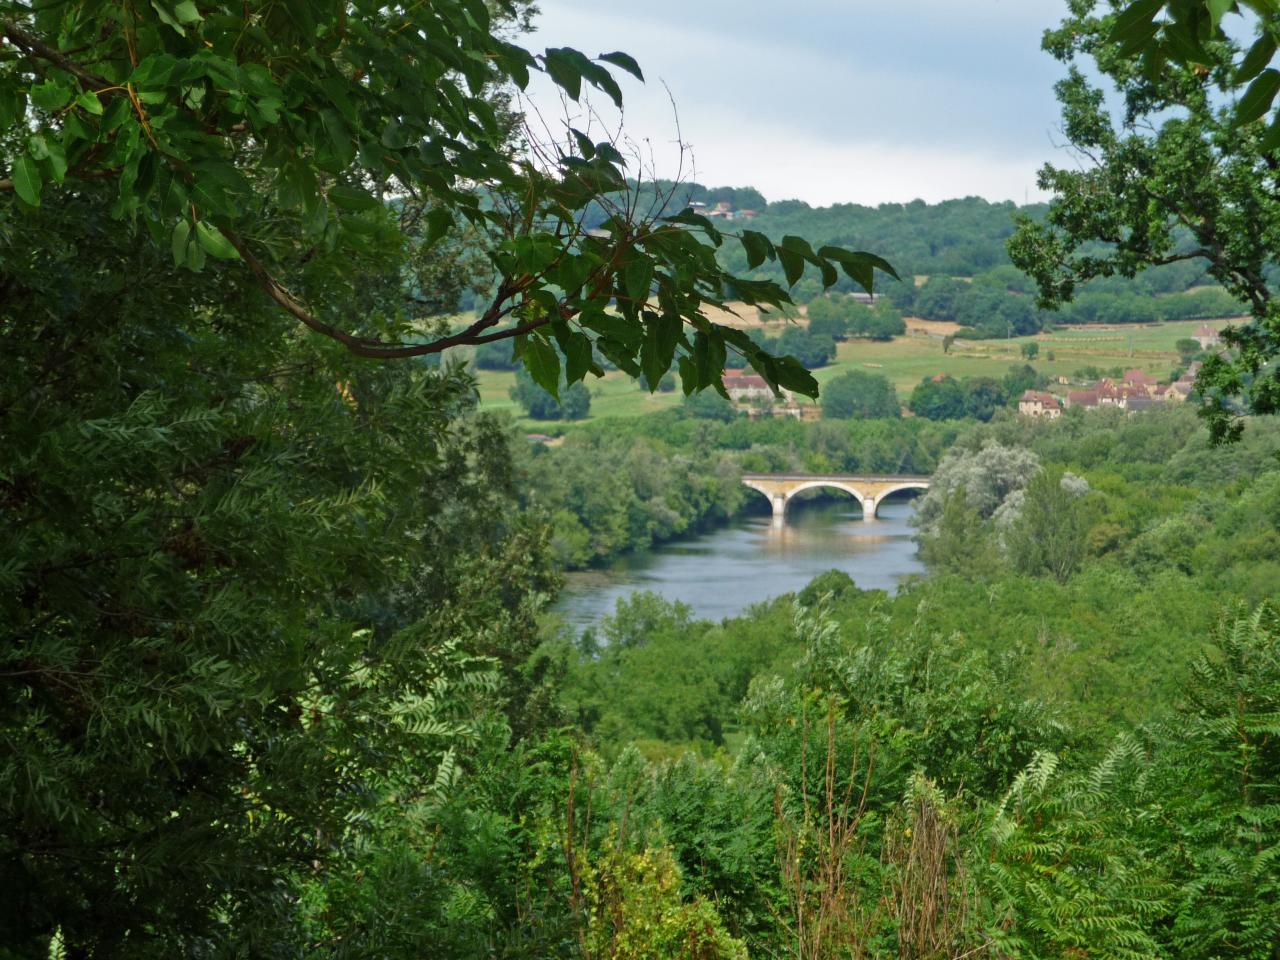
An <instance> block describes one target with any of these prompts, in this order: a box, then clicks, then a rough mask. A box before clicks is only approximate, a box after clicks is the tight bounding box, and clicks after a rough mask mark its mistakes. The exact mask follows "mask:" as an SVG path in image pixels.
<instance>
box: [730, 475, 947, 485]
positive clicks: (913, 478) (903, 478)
mask: <svg viewBox="0 0 1280 960" xmlns="http://www.w3.org/2000/svg"><path fill="white" fill-rule="evenodd" d="M742 479H743V480H783V481H787V480H791V481H795V482H797V483H802V482H807V481H810V480H838V481H840V482H842V483H857V482H859V481H861V482H862V483H920V482H925V483H927V482H928V481H929V480H930V479H931V478H930V477H929V476H927V475H924V474H901V475H898V476H892V477H890V476H875V475H871V474H852V473H839V474H835V473H744V474H743V475H742Z"/></svg>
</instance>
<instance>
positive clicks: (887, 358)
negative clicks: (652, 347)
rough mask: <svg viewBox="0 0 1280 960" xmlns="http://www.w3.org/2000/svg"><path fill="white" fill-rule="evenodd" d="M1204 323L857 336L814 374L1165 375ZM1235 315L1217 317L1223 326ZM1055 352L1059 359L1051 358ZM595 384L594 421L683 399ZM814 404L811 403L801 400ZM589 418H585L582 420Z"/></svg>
mask: <svg viewBox="0 0 1280 960" xmlns="http://www.w3.org/2000/svg"><path fill="white" fill-rule="evenodd" d="M1204 322H1205V321H1202V320H1185V321H1178V322H1175V323H1157V324H1142V325H1134V326H1125V327H1098V326H1088V327H1071V328H1066V329H1061V330H1058V331H1055V332H1053V333H1041V334H1037V335H1035V336H1031V337H1017V338H1014V339H1012V340H957V341H955V343H954V344H953V345H952V347H951V352H950V353H948V354H944V353H943V352H942V341H941V340H940V339H937V338H934V337H927V336H922V335H909V336H905V337H898V338H897V339H895V340H892V341H890V342H887V343H874V342H869V341H865V340H855V341H849V342H846V343H842V344H840V346H839V352H838V354H837V358H836V361H835V362H834V363H832V364H831V365H829V366H826V367H823V368H821V369H819V370H817V371H815V372H814V376H816V377H817V379H818V383H819V384H822V383H826V382H827V381H828V380H830V379H831V378H832V377H835V376H837V375H838V374H840V373H843V372H844V371H846V370H866V371H867V372H869V373H878V374H883V375H884V376H885V377H888V379H889V382H890V383H892V384H893V385H894V388H895V389H896V390H897V391H898V396H899V397H900V398H901V399H902V401H903V402H904V403H905V402H906V400H907V398H908V397H909V396H910V395H911V391H912V389H913V388H914V387H915V385H916V384H918V383H919V382H920V381H921V380H923V379H924V378H925V377H932V376H935V375H937V374H940V373H942V374H948V375H950V376H952V377H957V378H960V377H980V376H986V377H997V378H998V377H1001V376H1003V375H1004V374H1005V373H1006V372H1007V371H1008V369H1009V367H1010V366H1011V365H1012V364H1021V363H1023V362H1025V361H1023V359H1022V355H1021V350H1022V345H1023V344H1025V343H1036V344H1038V345H1039V348H1040V355H1039V356H1038V357H1037V358H1036V359H1035V360H1033V361H1031V363H1032V366H1034V367H1035V368H1036V369H1037V370H1039V371H1041V372H1042V373H1045V374H1048V375H1049V376H1050V377H1054V378H1057V377H1067V378H1074V375H1075V373H1076V372H1077V371H1078V370H1080V369H1081V368H1082V367H1086V366H1095V367H1100V368H1102V369H1104V370H1105V369H1109V368H1111V367H1118V366H1122V367H1125V368H1130V367H1135V368H1138V369H1141V370H1144V371H1146V372H1148V373H1150V374H1152V375H1154V376H1157V377H1160V378H1161V379H1164V378H1166V377H1168V375H1169V372H1170V370H1171V369H1172V367H1173V366H1174V363H1175V362H1176V360H1177V356H1178V354H1177V350H1176V349H1175V347H1174V344H1175V343H1177V341H1178V340H1181V339H1183V338H1185V337H1190V336H1191V335H1192V334H1193V333H1194V332H1195V330H1196V329H1197V328H1198V327H1200V326H1201V324H1203V323H1204ZM1228 323H1229V321H1227V320H1212V321H1209V325H1210V326H1211V327H1214V328H1216V329H1221V328H1223V327H1225V326H1226V325H1227V324H1228ZM1050 352H1052V353H1053V355H1054V359H1053V360H1049V359H1048V354H1049V353H1050ZM478 378H479V381H480V401H481V406H482V407H483V408H484V409H486V410H508V411H510V412H511V413H512V414H513V415H518V414H519V413H520V412H521V411H520V409H519V407H517V405H516V404H515V402H514V401H513V400H512V399H511V397H510V390H511V386H512V384H513V383H514V382H515V376H514V374H511V373H505V372H498V371H492V370H482V371H479V373H478ZM587 386H588V387H589V388H590V389H591V394H592V397H591V419H599V418H603V417H634V416H640V415H642V414H646V413H652V412H654V411H658V410H665V409H668V408H671V407H674V406H677V405H679V403H680V400H681V394H680V393H679V391H676V392H674V393H666V394H662V393H659V394H654V395H652V396H650V395H649V394H648V393H646V392H645V391H643V390H641V389H640V387H639V386H638V385H637V384H636V382H635V381H634V380H632V379H631V378H630V377H628V376H627V375H626V374H623V373H618V372H614V373H609V374H607V375H606V376H604V377H603V378H602V379H596V378H594V377H588V378H587ZM802 402H808V401H802ZM519 419H520V423H521V425H522V426H525V427H528V428H530V429H538V430H546V429H549V428H553V427H557V426H566V427H567V426H572V424H568V423H564V424H561V423H559V422H558V421H549V422H548V421H538V420H529V419H527V418H519ZM580 422H582V421H580Z"/></svg>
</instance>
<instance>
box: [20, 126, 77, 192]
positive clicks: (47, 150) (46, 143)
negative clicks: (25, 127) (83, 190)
mask: <svg viewBox="0 0 1280 960" xmlns="http://www.w3.org/2000/svg"><path fill="white" fill-rule="evenodd" d="M27 150H28V152H29V153H30V154H31V155H32V156H33V157H34V158H35V159H37V160H43V161H44V165H45V169H46V170H47V171H48V173H49V174H50V179H52V180H53V182H54V183H61V182H62V179H63V177H65V176H66V175H67V152H66V150H64V149H63V147H62V141H61V140H46V139H45V138H44V135H43V134H39V133H37V134H34V135H33V136H32V137H31V139H30V140H28V141H27Z"/></svg>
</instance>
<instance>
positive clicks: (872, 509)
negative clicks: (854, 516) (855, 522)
mask: <svg viewBox="0 0 1280 960" xmlns="http://www.w3.org/2000/svg"><path fill="white" fill-rule="evenodd" d="M875 518H876V498H875V497H863V498H862V522H863V523H870V522H871V521H872V520H874V519H875Z"/></svg>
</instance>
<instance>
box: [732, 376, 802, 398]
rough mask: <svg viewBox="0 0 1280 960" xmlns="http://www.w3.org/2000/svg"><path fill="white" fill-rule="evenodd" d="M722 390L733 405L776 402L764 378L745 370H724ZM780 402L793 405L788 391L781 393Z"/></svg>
mask: <svg viewBox="0 0 1280 960" xmlns="http://www.w3.org/2000/svg"><path fill="white" fill-rule="evenodd" d="M724 389H725V392H726V393H727V394H729V399H730V400H732V401H733V402H734V403H751V402H752V401H755V400H776V399H777V398H776V397H775V396H774V395H773V390H772V388H770V386H769V384H768V383H766V382H765V379H764V377H761V376H758V375H757V374H754V373H747V372H746V371H745V370H726V371H725V372H724ZM782 400H783V402H784V403H786V404H788V405H794V399H793V395H792V393H791V391H790V390H783V391H782Z"/></svg>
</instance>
